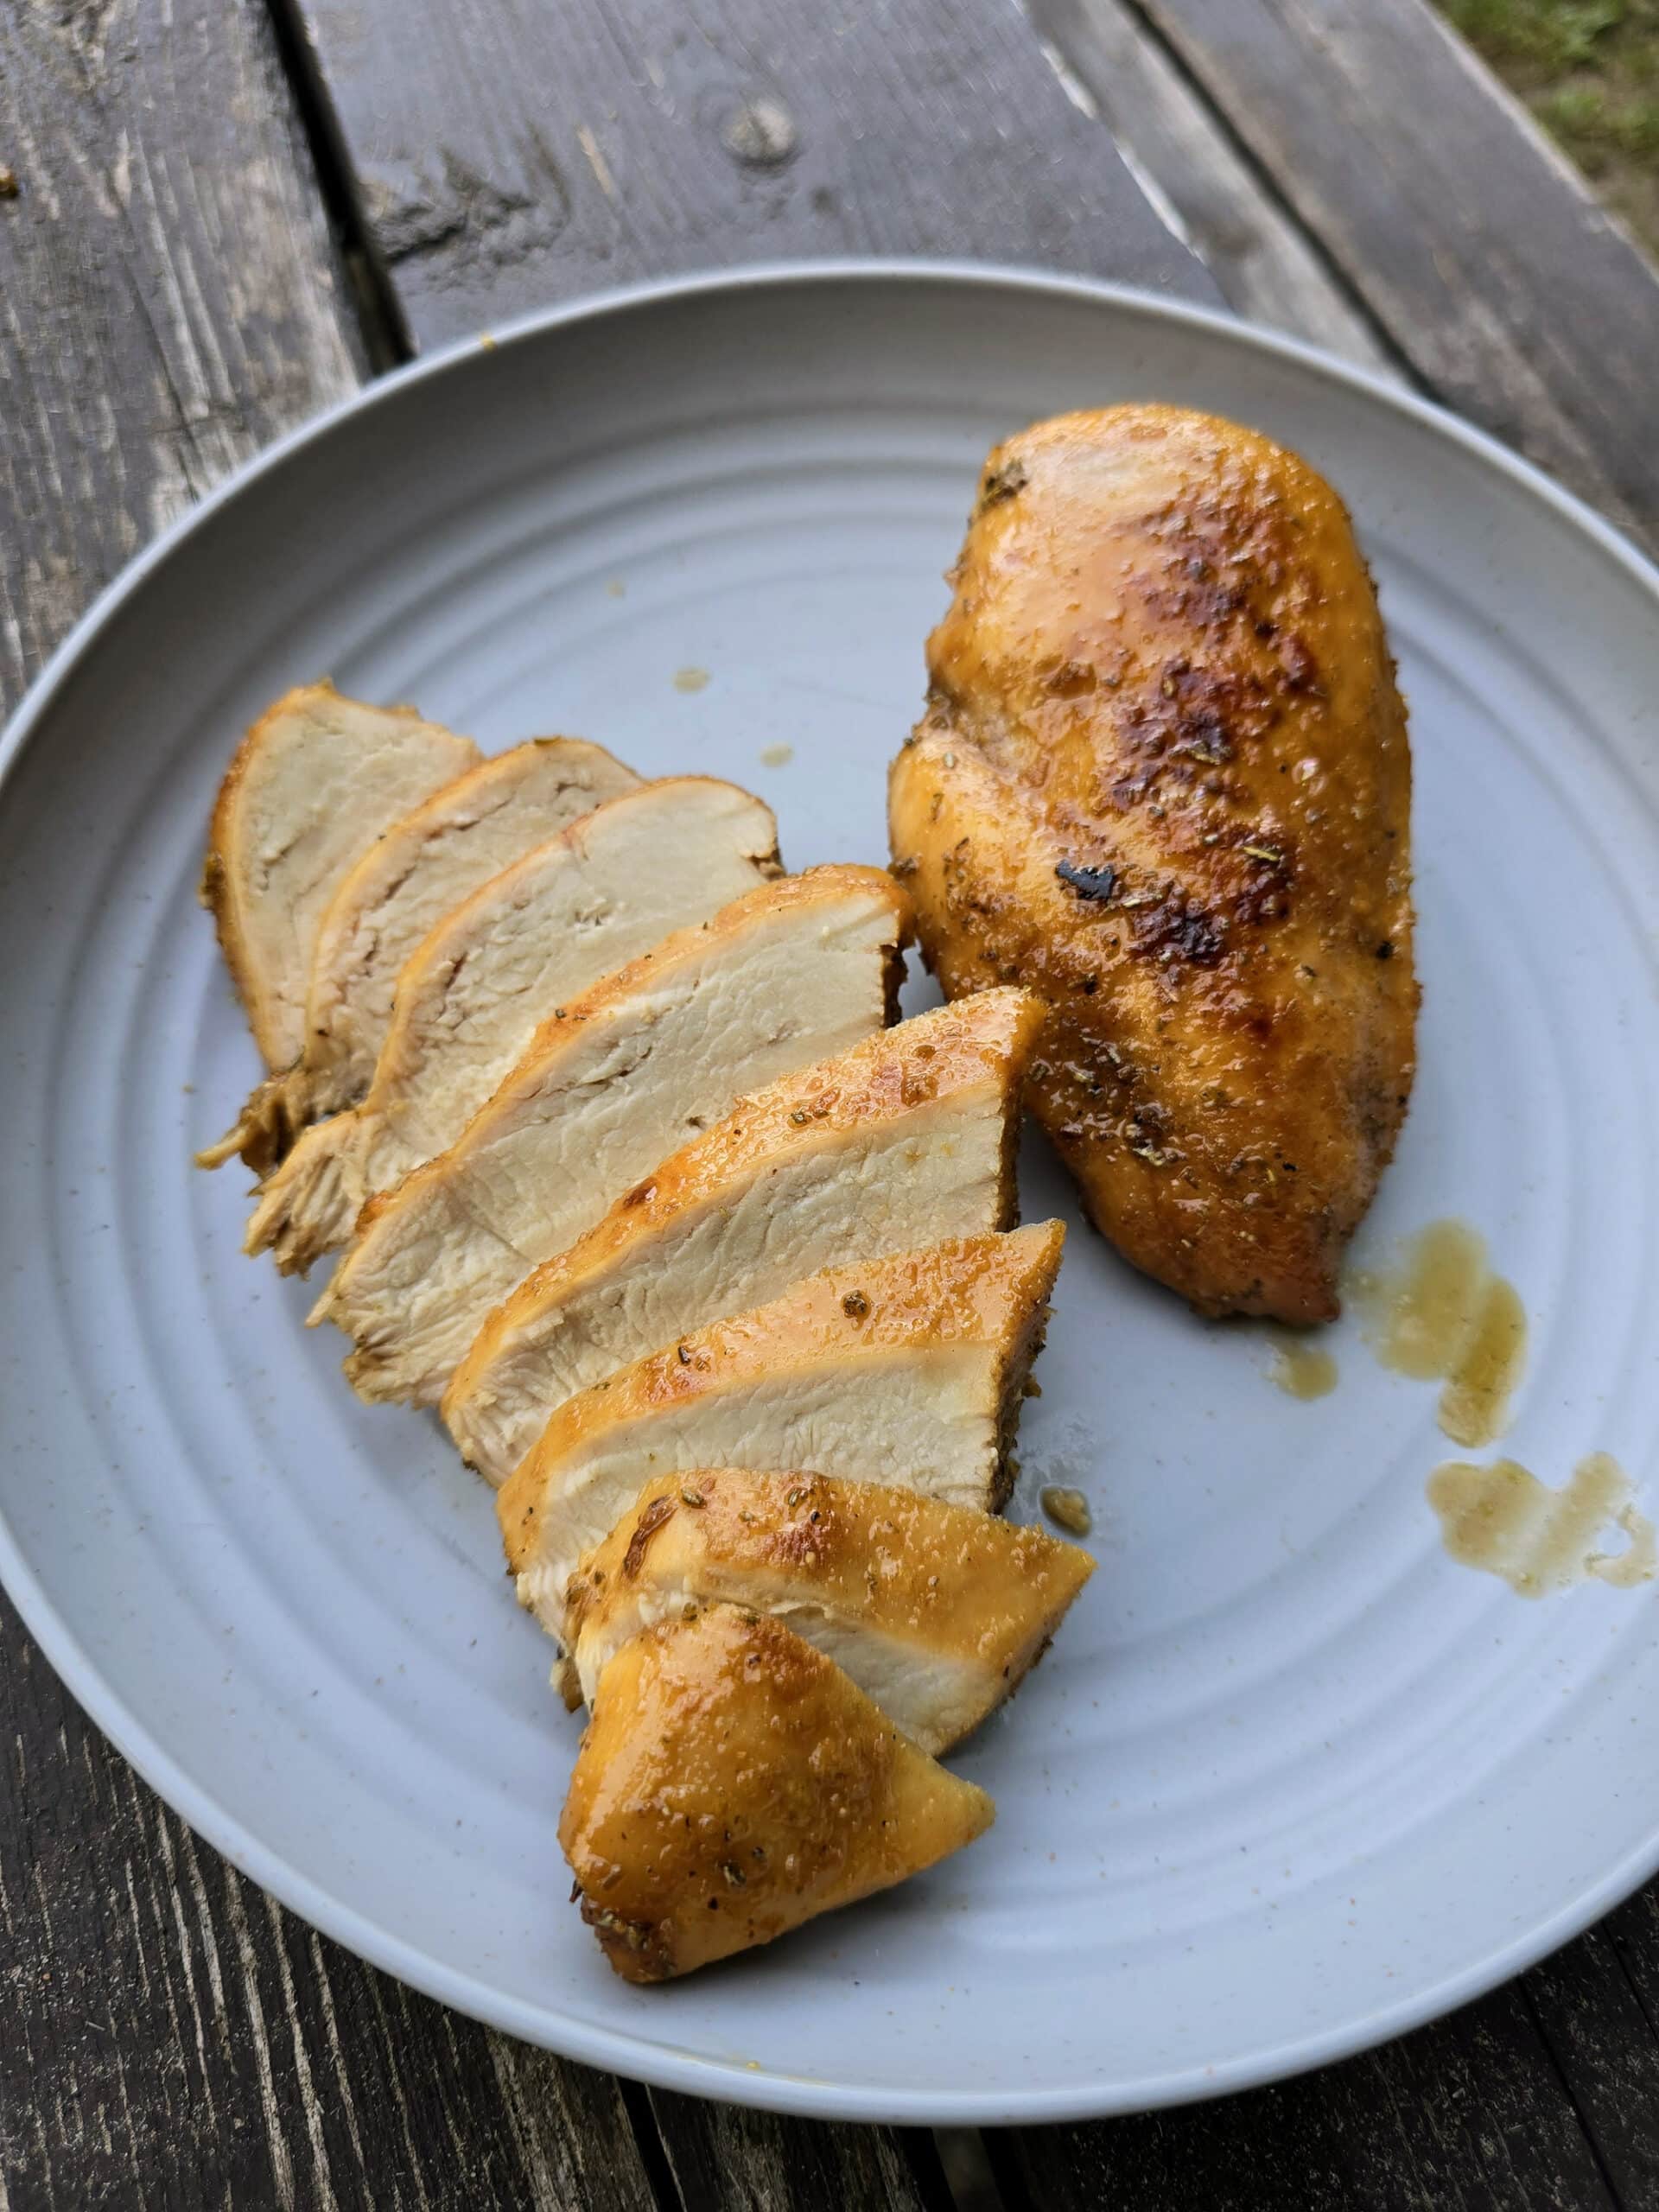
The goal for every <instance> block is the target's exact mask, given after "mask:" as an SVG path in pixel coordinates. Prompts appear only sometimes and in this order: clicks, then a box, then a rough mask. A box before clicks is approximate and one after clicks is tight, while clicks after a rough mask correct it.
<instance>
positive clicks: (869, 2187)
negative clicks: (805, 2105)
mask: <svg viewBox="0 0 1659 2212" xmlns="http://www.w3.org/2000/svg"><path fill="white" fill-rule="evenodd" d="M651 2103H652V2111H653V2112H654V2113H655V2114H656V2117H657V2123H658V2128H659V2130H660V2132H661V2135H662V2140H663V2145H664V2151H665V2152H666V2154H667V2158H668V2163H669V2166H670V2169H671V2172H672V2174H673V2177H674V2182H675V2185H676V2187H677V2190H678V2191H679V2194H680V2200H681V2202H683V2204H684V2205H686V2206H687V2207H688V2212H690V2208H694V2207H701V2206H708V2207H710V2208H712V2207H715V2206H719V2207H721V2212H726V2208H729V2212H823V2208H825V2207H827V2206H839V2205H846V2206H848V2207H854V2206H856V2207H857V2208H858V2212H950V2207H951V2202H952V2200H951V2196H950V2190H949V2189H948V2188H947V2186H946V2183H945V2179H944V2172H943V2171H942V2170H941V2167H940V2164H939V2160H938V2153H937V2152H935V2150H934V2147H933V2144H932V2140H931V2138H930V2137H928V2136H927V2135H925V2134H919V2133H916V2132H914V2131H913V2130H903V2131H899V2130H894V2129H892V2128H885V2127H830V2126H823V2125H821V2124H820V2123H818V2122H817V2121H815V2120H785V2119H780V2118H779V2116H778V2115H777V2114H776V2113H763V2112H742V2111H740V2110H739V2109H738V2108H737V2107H735V2106H732V2105H710V2104H703V2103H700V2102H699V2101H697V2100H696V2098H693V2097H679V2096H671V2095H670V2094H667V2093H666V2092H665V2091H663V2090H653V2091H652V2097H651Z"/></svg>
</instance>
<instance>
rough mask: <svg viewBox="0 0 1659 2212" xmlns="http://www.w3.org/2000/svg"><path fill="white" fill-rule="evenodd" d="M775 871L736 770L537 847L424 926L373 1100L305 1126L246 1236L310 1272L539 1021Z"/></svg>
mask: <svg viewBox="0 0 1659 2212" xmlns="http://www.w3.org/2000/svg"><path fill="white" fill-rule="evenodd" d="M777 869H778V842H777V825H776V823H774V822H773V820H772V812H771V810H770V809H769V808H768V807H766V806H765V805H764V804H762V803H761V801H760V799H758V798H752V797H751V796H750V794H749V793H748V792H747V791H739V790H738V788H737V787H736V785H734V784H722V783H717V782H715V780H714V779H713V778H712V777H707V776H675V777H669V778H665V779H664V780H663V781H662V782H660V783H654V784H642V785H640V786H639V790H638V791H625V792H624V793H623V794H622V796H621V797H620V798H613V799H608V800H607V802H606V803H605V804H604V805H603V806H600V807H595V808H594V810H593V812H592V813H591V814H584V815H583V816H582V818H581V820H580V821H577V822H573V823H571V825H570V827H569V829H565V830H563V831H562V832H561V834H560V835H559V836H557V837H556V838H554V839H553V840H552V841H551V842H550V843H548V844H545V845H540V846H538V847H537V849H536V850H535V851H534V852H531V853H527V854H526V855H524V858H523V859H522V860H520V861H515V862H514V863H513V865H512V867H511V868H505V869H503V870H502V872H501V873H500V874H499V875H495V876H492V877H491V879H490V880H489V881H488V882H487V883H486V884H485V885H484V886H483V887H482V888H481V889H480V890H478V891H475V892H474V893H473V894H472V896H471V898H469V899H464V900H463V901H462V902H461V905H460V906H458V907H456V908H455V910H454V912H453V913H450V914H448V915H447V916H446V917H445V918H444V919H443V920H442V921H441V922H440V923H439V924H438V925H437V926H436V928H435V929H434V930H432V931H430V932H429V934H428V935H427V936H426V937H425V938H423V939H422V941H421V944H420V945H419V947H418V949H417V950H416V952H415V953H414V954H413V956H412V957H410V959H409V960H408V961H407V962H406V963H405V964H404V969H403V972H402V974H401V975H400V976H399V977H398V980H397V995H396V997H395V999H394V1001H393V1003H392V1015H391V1024H390V1026H389V1027H388V1029H387V1032H386V1037H385V1043H384V1044H383V1045H382V1046H381V1047H380V1057H379V1058H378V1061H377V1062H376V1064H375V1071H374V1082H373V1084H372V1085H371V1087H370V1089H369V1091H368V1094H367V1096H365V1098H364V1099H363V1101H362V1103H360V1104H359V1105H358V1106H355V1107H353V1108H351V1109H349V1110H348V1111H347V1112H346V1113H343V1114H336V1115H335V1116H334V1118H333V1119H332V1120H331V1121H327V1122H318V1123H317V1125H316V1126H315V1128H310V1129H308V1130H307V1131H306V1133H305V1135H303V1136H302V1138H301V1139H300V1141H299V1142H298V1143H297V1144H296V1146H295V1147H294V1149H293V1151H292V1152H291V1153H289V1155H288V1158H287V1159H286V1160H284V1161H283V1164H282V1166H280V1167H279V1168H277V1171H276V1173H274V1174H273V1175H272V1176H271V1177H270V1179H269V1181H268V1182H267V1183H266V1184H265V1185H264V1188H263V1189H262V1191H261V1192H260V1196H259V1203H258V1205H257V1207H256V1208H255V1210H254V1215H253V1218H252V1221H251V1223H250V1224H249V1228H248V1235H247V1241H246V1243H245V1248H244V1249H245V1250H247V1251H249V1252H263V1251H265V1250H270V1251H273V1252H275V1254H276V1255H277V1265H278V1266H279V1267H280V1268H282V1269H283V1273H284V1274H291V1273H293V1272H295V1271H296V1270H297V1271H299V1272H301V1273H303V1272H304V1270H305V1269H306V1268H308V1266H309V1265H310V1264H311V1262H313V1261H314V1260H315V1259H316V1258H318V1257H319V1256H320V1255H321V1254H322V1253H324V1252H327V1251H329V1250H332V1249H334V1246H336V1245H338V1244H343V1243H345V1242H346V1238H347V1237H348V1236H350V1234H351V1230H352V1225H353V1223H354V1222H355V1221H356V1219H357V1216H358V1212H359V1209H360V1208H361V1206H362V1205H363V1204H364V1201H365V1199H367V1198H371V1197H372V1196H373V1194H374V1193H375V1192H377V1191H384V1190H388V1189H390V1188H391V1185H393V1184H395V1183H398V1182H401V1181H402V1179H403V1178H404V1176H405V1175H407V1174H408V1173H409V1172H410V1169H411V1168H415V1167H418V1166H420V1165H421V1163H422V1162H423V1160H430V1159H432V1158H433V1157H434V1156H435V1154H438V1153H440V1152H442V1150H443V1149H444V1147H446V1146H447V1145H450V1144H453V1143H454V1141H455V1139H456V1138H457V1137H458V1136H459V1135H461V1131H462V1130H463V1129H464V1128H466V1126H467V1122H469V1121H470V1120H471V1119H472V1117H473V1116H474V1114H475V1113H476V1112H477V1110H478V1109H479V1108H480V1106H481V1105H482V1104H483V1103H484V1102H485V1100H486V1098H488V1097H489V1096H490V1094H491V1093H492V1092H493V1090H495V1088H496V1086H497V1085H498V1084H499V1083H500V1081H501V1080H502V1078H503V1077H504V1076H505V1075H507V1074H508V1073H510V1072H511V1071H512V1067H513V1065H514V1063H515V1062H516V1061H517V1060H518V1058H519V1056H520V1054H521V1053H522V1052H524V1048H525V1046H527V1045H528V1044H529V1042H530V1040H531V1038H532V1037H533V1036H534V1034H535V1033H536V1029H537V1025H538V1024H539V1023H540V1022H541V1020H543V1017H544V1016H545V1015H547V1014H550V1013H551V1012H552V1011H553V1010H554V1008H555V1007H556V1005H558V1004H559V1003H561V1002H562V1001H564V1000H566V999H568V998H571V997H574V996H575V995H577V994H578V993H579V992H582V991H585V990H587V989H588V988H590V987H591V986H592V985H593V984H594V983H595V982H598V980H599V978H600V977H601V976H604V975H607V974H608V973H609V972H610V970H611V969H613V968H620V967H621V966H622V965H623V964H624V963H626V962H627V961H629V960H632V959H634V958H636V957H638V955H639V954H640V953H641V952H644V951H645V950H646V949H647V948H648V947H649V946H651V945H653V944H656V943H657V942H658V939H659V938H664V937H665V936H667V934H668V933H669V931H671V930H676V929H681V928H683V927H684V926H685V925H687V924H688V923H691V922H696V921H701V920H702V919H704V918H706V917H708V916H709V915H711V914H714V913H716V912H718V911H719V910H720V908H721V907H722V906H725V905H726V904H727V903H728V901H729V900H731V899H735V898H736V897H737V896H738V894H739V893H741V892H743V891H747V890H748V889H750V888H751V887H753V885H754V884H756V883H759V882H763V881H765V880H766V879H767V878H768V877H770V876H772V875H773V874H776V873H777Z"/></svg>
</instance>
